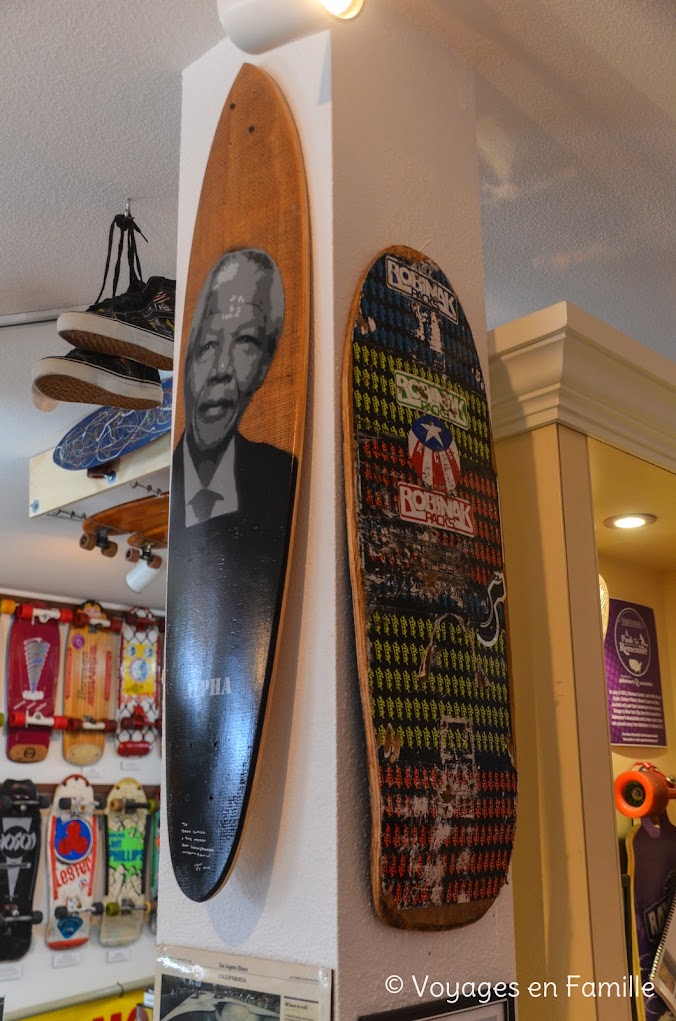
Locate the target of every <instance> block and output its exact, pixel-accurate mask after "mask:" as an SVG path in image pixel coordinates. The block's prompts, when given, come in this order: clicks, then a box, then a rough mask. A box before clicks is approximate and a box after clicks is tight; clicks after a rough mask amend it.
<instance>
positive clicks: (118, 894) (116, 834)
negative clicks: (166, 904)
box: [99, 777, 148, 947]
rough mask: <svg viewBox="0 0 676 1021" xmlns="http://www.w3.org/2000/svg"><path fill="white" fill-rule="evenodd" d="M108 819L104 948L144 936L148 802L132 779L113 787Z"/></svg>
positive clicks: (121, 781) (102, 938) (106, 811)
mask: <svg viewBox="0 0 676 1021" xmlns="http://www.w3.org/2000/svg"><path fill="white" fill-rule="evenodd" d="M105 817H106V896H105V901H104V903H105V909H104V914H103V917H102V919H101V929H100V932H99V940H100V942H101V944H102V945H103V946H106V947H115V946H122V945H123V944H126V943H133V942H134V940H135V939H138V937H139V936H140V935H141V932H142V930H143V925H144V922H145V920H146V915H147V909H148V905H147V902H146V899H145V893H144V890H145V852H146V825H147V820H148V802H147V800H146V795H145V791H144V790H143V787H142V786H141V784H140V783H139V782H138V780H135V779H133V778H132V777H128V778H125V779H124V780H118V782H117V783H116V784H115V785H114V786H113V787H111V789H110V791H109V793H108V799H107V803H106V810H105Z"/></svg>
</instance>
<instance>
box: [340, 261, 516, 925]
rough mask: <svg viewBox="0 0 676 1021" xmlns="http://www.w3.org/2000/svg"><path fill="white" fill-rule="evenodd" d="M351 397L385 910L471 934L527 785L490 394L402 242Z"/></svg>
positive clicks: (353, 366)
mask: <svg viewBox="0 0 676 1021" xmlns="http://www.w3.org/2000/svg"><path fill="white" fill-rule="evenodd" d="M343 388H344V389H343V436H344V467H345V485H346V500H347V522H348V545H349V552H350V572H351V580H352V601H353V609H354V619H355V634H356V643H357V663H358V671H359V683H360V690H361V697H362V705H363V711H364V720H365V727H366V739H367V748H368V772H369V786H370V792H371V815H372V830H371V885H372V891H373V899H374V905H375V908H376V911H377V913H378V915H379V917H380V918H381V919H382V920H383V921H384V922H387V923H388V924H390V925H394V926H397V927H401V928H407V929H446V928H453V927H455V926H460V925H467V924H469V923H471V922H474V921H476V920H477V919H479V918H481V917H482V915H484V914H485V913H486V911H488V909H489V908H490V906H491V904H492V903H493V901H494V900H495V898H496V897H497V895H498V893H499V891H500V889H501V887H502V886H503V884H504V883H505V882H506V879H507V870H508V867H509V861H510V856H511V851H512V843H513V838H514V825H515V806H516V788H517V778H516V770H515V767H514V765H513V761H512V724H511V696H510V680H509V672H508V664H509V658H508V650H507V635H506V631H505V609H504V600H505V583H504V576H503V563H502V545H501V532H500V517H499V509H498V491H497V480H496V476H495V470H494V467H493V450H492V441H491V432H490V422H489V417H488V404H487V401H486V391H485V386H484V380H483V376H482V372H481V366H480V364H479V359H478V356H477V352H476V348H475V346H474V341H473V339H472V334H471V331H470V328H469V324H468V322H467V319H466V318H465V315H464V312H463V309H462V306H461V304H460V301H459V299H458V297H457V295H456V294H455V292H454V291H453V289H452V287H451V285H450V283H449V281H448V280H447V278H446V277H445V276H444V274H443V272H442V271H441V270H440V269H439V267H438V266H437V265H435V263H433V262H432V261H431V260H430V259H428V258H427V257H426V256H424V255H421V254H420V253H418V252H416V251H414V250H412V249H410V248H404V247H397V248H392V249H389V250H387V251H385V252H382V253H381V254H380V255H379V256H378V257H377V258H376V260H375V261H374V262H373V264H372V265H371V266H370V268H369V270H368V272H367V273H366V275H365V277H364V278H363V280H362V283H361V285H360V287H359V289H358V291H357V294H356V296H355V300H354V303H353V307H352V312H351V316H350V322H349V325H348V335H347V341H346V350H345V361H344V375H343Z"/></svg>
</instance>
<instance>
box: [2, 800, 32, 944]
mask: <svg viewBox="0 0 676 1021" xmlns="http://www.w3.org/2000/svg"><path fill="white" fill-rule="evenodd" d="M40 807H41V800H40V797H39V795H38V792H37V788H36V787H35V784H33V783H32V782H31V781H30V780H5V781H4V783H3V784H2V785H1V786H0V961H17V960H19V959H20V958H21V957H23V956H24V954H26V953H27V952H28V950H29V949H30V945H31V940H32V933H33V926H34V925H39V924H40V922H41V921H42V912H41V911H34V910H33V894H34V892H35V880H36V878H37V872H38V863H39V860H40V843H41V839H40V838H41V835H42V823H41V818H40Z"/></svg>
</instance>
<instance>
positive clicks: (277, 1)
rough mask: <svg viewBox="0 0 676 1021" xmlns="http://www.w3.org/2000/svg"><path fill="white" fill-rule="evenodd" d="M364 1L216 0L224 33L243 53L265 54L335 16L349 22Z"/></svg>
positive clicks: (325, 24) (323, 26)
mask: <svg viewBox="0 0 676 1021" xmlns="http://www.w3.org/2000/svg"><path fill="white" fill-rule="evenodd" d="M364 3H365V0H218V16H219V18H220V19H221V24H222V26H223V29H224V31H225V33H226V35H228V36H229V38H230V39H231V40H232V42H233V43H234V44H235V46H237V47H239V49H240V50H243V51H244V52H245V53H265V52H266V50H273V49H274V48H275V47H276V46H281V45H282V44H283V43H290V42H293V40H294V39H301V38H302V37H303V36H306V35H311V34H312V33H313V32H320V31H321V30H322V29H326V28H331V26H332V25H335V19H338V20H340V21H351V20H352V19H353V18H355V17H356V16H357V14H359V12H360V10H361V9H362V7H363V6H364Z"/></svg>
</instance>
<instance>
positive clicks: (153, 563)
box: [148, 554, 162, 571]
mask: <svg viewBox="0 0 676 1021" xmlns="http://www.w3.org/2000/svg"><path fill="white" fill-rule="evenodd" d="M161 566H162V557H158V556H157V554H155V555H154V556H152V557H150V559H149V560H148V567H150V568H152V570H153V571H158V570H159V569H160V567H161Z"/></svg>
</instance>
